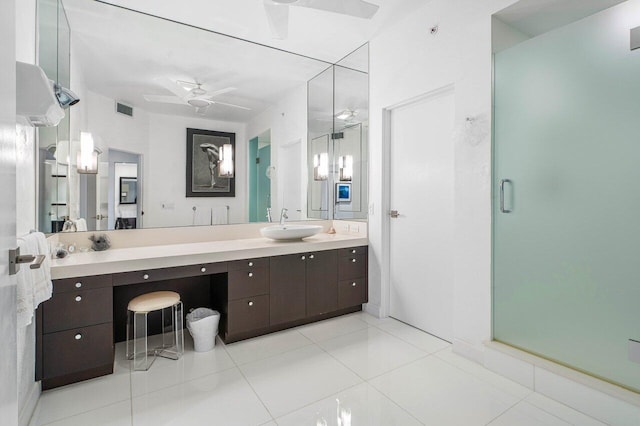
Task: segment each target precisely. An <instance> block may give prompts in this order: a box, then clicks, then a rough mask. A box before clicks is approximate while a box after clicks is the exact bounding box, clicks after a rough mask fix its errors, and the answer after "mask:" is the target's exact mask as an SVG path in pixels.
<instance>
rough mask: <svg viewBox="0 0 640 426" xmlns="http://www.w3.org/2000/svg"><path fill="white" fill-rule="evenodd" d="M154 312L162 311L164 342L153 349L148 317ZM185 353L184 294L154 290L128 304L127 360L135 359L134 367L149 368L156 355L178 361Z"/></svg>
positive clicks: (138, 368) (136, 368) (137, 368)
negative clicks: (183, 326) (149, 334)
mask: <svg viewBox="0 0 640 426" xmlns="http://www.w3.org/2000/svg"><path fill="white" fill-rule="evenodd" d="M154 311H161V318H162V323H161V327H162V344H161V345H160V346H155V347H153V348H152V349H149V347H148V346H149V344H148V327H149V324H148V322H147V320H148V315H149V313H150V312H154ZM183 353H184V334H183V329H182V302H181V301H180V295H179V294H178V293H176V292H173V291H154V292H152V293H146V294H142V295H140V296H138V297H135V298H133V299H131V300H130V301H129V305H128V306H127V359H130V360H133V369H134V370H142V371H146V370H148V369H149V367H151V364H153V361H155V359H156V356H161V357H163V358H169V359H174V360H175V359H179V358H180V357H181V356H182V354H183Z"/></svg>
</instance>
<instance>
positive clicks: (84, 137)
mask: <svg viewBox="0 0 640 426" xmlns="http://www.w3.org/2000/svg"><path fill="white" fill-rule="evenodd" d="M77 167H78V173H82V174H94V175H95V174H97V173H98V153H97V152H96V150H95V148H94V145H93V136H92V135H91V133H88V132H81V133H80V151H79V152H78V162H77Z"/></svg>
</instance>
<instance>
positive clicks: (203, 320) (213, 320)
mask: <svg viewBox="0 0 640 426" xmlns="http://www.w3.org/2000/svg"><path fill="white" fill-rule="evenodd" d="M219 322H220V313H219V312H217V311H214V310H212V309H208V308H198V309H194V310H193V311H191V312H189V313H188V314H187V329H188V330H189V334H191V337H193V346H194V349H195V351H196V352H208V351H210V350H212V349H213V347H214V346H215V345H216V336H217V335H218V323H219Z"/></svg>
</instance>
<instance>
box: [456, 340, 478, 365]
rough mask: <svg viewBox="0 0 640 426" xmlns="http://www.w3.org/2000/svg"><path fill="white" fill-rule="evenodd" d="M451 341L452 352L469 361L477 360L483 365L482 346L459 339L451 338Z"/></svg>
mask: <svg viewBox="0 0 640 426" xmlns="http://www.w3.org/2000/svg"><path fill="white" fill-rule="evenodd" d="M451 343H452V344H453V352H454V353H456V354H458V355H460V356H463V357H465V358H467V359H469V360H471V361H474V362H477V363H478V364H480V365H484V351H483V348H478V347H477V346H474V345H472V344H471V343H468V342H465V341H464V340H460V339H453V342H451Z"/></svg>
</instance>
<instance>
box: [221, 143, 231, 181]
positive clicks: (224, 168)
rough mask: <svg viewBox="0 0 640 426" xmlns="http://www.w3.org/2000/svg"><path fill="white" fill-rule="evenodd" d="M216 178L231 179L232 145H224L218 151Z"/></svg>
mask: <svg viewBox="0 0 640 426" xmlns="http://www.w3.org/2000/svg"><path fill="white" fill-rule="evenodd" d="M219 155H220V161H219V163H218V176H220V177H226V178H232V177H233V145H231V144H230V143H226V144H224V145H222V147H221V148H220V150H219Z"/></svg>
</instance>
